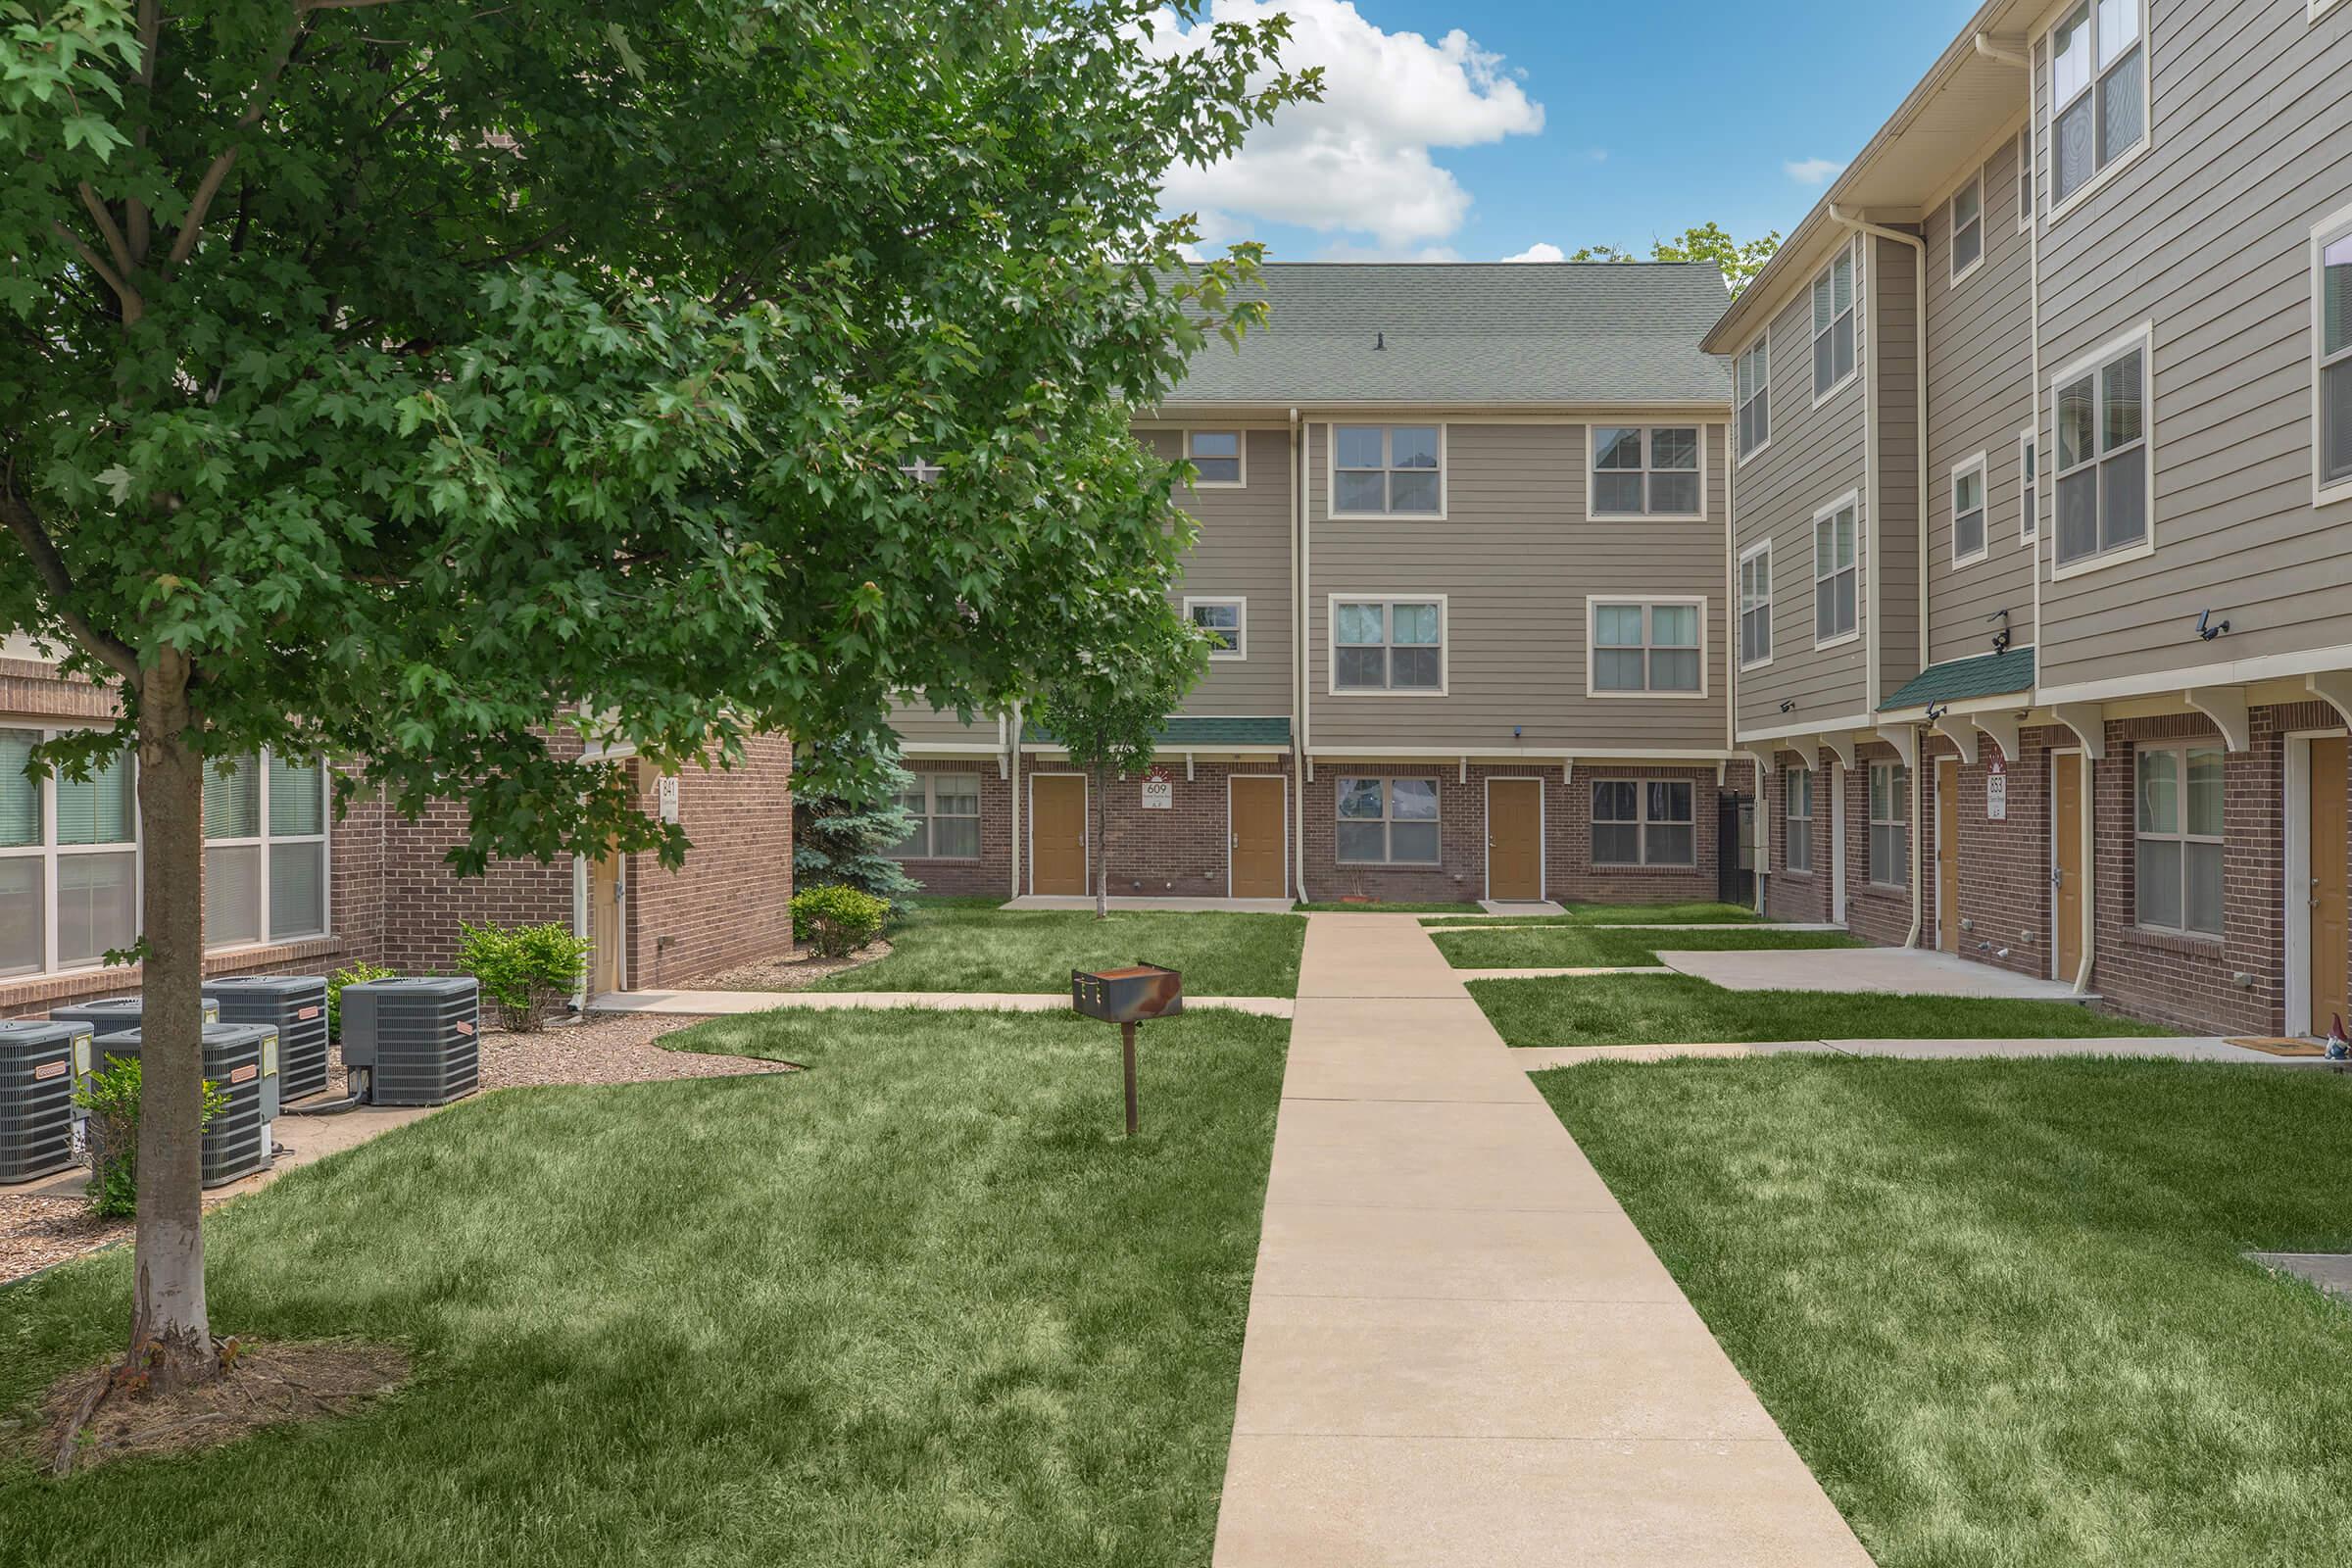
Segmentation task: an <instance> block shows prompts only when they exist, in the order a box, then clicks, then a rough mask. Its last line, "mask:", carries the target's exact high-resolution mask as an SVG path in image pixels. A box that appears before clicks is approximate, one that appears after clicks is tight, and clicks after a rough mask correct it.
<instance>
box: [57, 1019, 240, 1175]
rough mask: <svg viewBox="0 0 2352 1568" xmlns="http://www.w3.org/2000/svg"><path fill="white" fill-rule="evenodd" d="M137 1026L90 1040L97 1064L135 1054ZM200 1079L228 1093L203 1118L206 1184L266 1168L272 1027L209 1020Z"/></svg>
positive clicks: (202, 1157) (137, 1051)
mask: <svg viewBox="0 0 2352 1568" xmlns="http://www.w3.org/2000/svg"><path fill="white" fill-rule="evenodd" d="M140 1047H141V1041H140V1039H139V1034H138V1031H137V1030H135V1029H134V1030H132V1031H131V1032H130V1033H128V1034H123V1035H115V1036H112V1037H110V1038H108V1039H105V1040H101V1041H99V1042H97V1044H96V1048H95V1049H96V1051H97V1054H98V1056H99V1058H100V1059H99V1060H98V1062H97V1063H96V1066H97V1067H99V1068H103V1067H104V1066H105V1065H106V1063H107V1061H109V1060H113V1059H116V1058H134V1057H137V1056H138V1055H139V1054H140ZM204 1079H205V1082H207V1083H209V1084H211V1085H212V1086H213V1087H214V1088H216V1089H218V1090H220V1091H221V1093H222V1094H224V1095H226V1096H227V1097H228V1103H227V1104H226V1105H225V1106H223V1107H222V1108H221V1112H220V1114H219V1115H217V1116H215V1117H214V1118H213V1119H212V1120H211V1121H208V1122H206V1123H205V1124H204V1145H203V1149H202V1151H201V1153H200V1154H199V1162H200V1164H201V1165H202V1168H203V1181H204V1185H205V1186H207V1187H221V1186H224V1185H225V1184H227V1183H229V1182H233V1181H236V1180H238V1179H240V1178H242V1177H246V1176H251V1175H253V1174H254V1173H255V1172H257V1171H264V1170H268V1169H269V1168H270V1152H271V1150H272V1148H273V1147H274V1145H273V1144H272V1142H271V1129H270V1123H272V1122H274V1121H275V1120H276V1119H277V1112H278V1093H277V1031H276V1030H275V1029H272V1028H270V1026H269V1025H268V1024H259V1023H215V1024H207V1025H205V1028H204Z"/></svg>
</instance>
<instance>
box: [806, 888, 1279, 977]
mask: <svg viewBox="0 0 2352 1568" xmlns="http://www.w3.org/2000/svg"><path fill="white" fill-rule="evenodd" d="M890 942H891V947H892V952H891V955H890V956H888V957H886V958H882V959H879V960H877V961H875V962H873V963H868V964H861V965H860V966H858V968H855V969H845V970H843V971H842V972H841V973H839V974H835V975H829V976H827V977H826V978H825V979H823V980H820V981H818V982H817V983H816V985H815V986H813V987H811V988H810V989H812V990H816V991H1030V992H1035V991H1057V992H1062V993H1065V994H1066V993H1067V992H1068V991H1069V989H1070V971H1071V970H1072V969H1095V968H1104V967H1108V966H1111V965H1118V964H1130V963H1134V962H1135V961H1136V960H1137V959H1139V958H1142V959H1149V960H1151V961H1152V962H1153V963H1161V964H1166V965H1167V966H1168V967H1169V968H1172V969H1180V970H1182V971H1183V972H1184V988H1185V990H1186V991H1188V992H1190V993H1191V994H1192V995H1194V996H1196V997H1291V996H1297V995H1298V994H1299V949H1300V948H1301V947H1303V946H1304V945H1305V942H1306V922H1305V921H1304V920H1302V919H1300V918H1299V916H1298V915H1295V914H1227V913H1211V914H1171V913H1162V912H1159V911H1156V910H1143V909H1129V910H1117V911H1114V912H1113V913H1112V914H1111V916H1110V917H1109V918H1108V919H1106V920H1098V919H1096V918H1095V916H1094V912H1093V911H1092V910H1089V909H1000V908H995V907H988V906H985V905H982V906H974V905H971V904H963V903H951V902H948V901H944V900H942V901H938V902H933V901H929V900H926V901H923V902H922V903H921V904H919V905H918V906H917V907H916V908H915V909H914V911H913V912H912V913H911V914H909V915H908V916H907V920H906V921H905V923H903V924H902V925H900V926H899V927H898V929H896V930H894V931H893V932H891V934H890Z"/></svg>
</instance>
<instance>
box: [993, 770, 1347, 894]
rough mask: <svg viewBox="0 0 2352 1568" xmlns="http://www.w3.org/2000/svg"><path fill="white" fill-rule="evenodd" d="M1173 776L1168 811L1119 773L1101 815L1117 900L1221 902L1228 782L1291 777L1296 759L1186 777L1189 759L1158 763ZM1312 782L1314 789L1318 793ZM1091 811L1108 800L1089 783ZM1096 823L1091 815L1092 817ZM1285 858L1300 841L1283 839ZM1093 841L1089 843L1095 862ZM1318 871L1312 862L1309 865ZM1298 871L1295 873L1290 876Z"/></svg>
mask: <svg viewBox="0 0 2352 1568" xmlns="http://www.w3.org/2000/svg"><path fill="white" fill-rule="evenodd" d="M1158 765H1159V768H1160V770H1161V771H1162V772H1164V773H1165V774H1166V775H1167V778H1168V783H1169V789H1170V791H1171V793H1172V794H1173V796H1174V802H1175V804H1174V805H1173V806H1172V807H1171V808H1170V809H1167V810H1164V811H1162V810H1150V811H1147V810H1145V809H1144V786H1143V780H1142V779H1141V778H1139V777H1136V776H1134V775H1129V776H1128V777H1125V778H1114V779H1112V780H1111V781H1110V785H1109V788H1108V789H1107V791H1105V792H1103V794H1106V795H1107V797H1108V811H1107V814H1106V815H1104V816H1103V820H1102V829H1103V835H1104V840H1105V844H1104V851H1105V856H1106V858H1107V859H1108V861H1109V864H1110V892H1111V896H1112V897H1113V898H1137V899H1221V898H1224V897H1225V896H1226V893H1227V891H1228V889H1229V888H1230V887H1231V883H1230V881H1229V880H1228V877H1227V864H1226V862H1227V860H1228V859H1229V858H1230V844H1229V838H1228V835H1229V834H1230V833H1231V831H1232V830H1231V827H1230V826H1229V822H1228V818H1227V815H1226V807H1225V792H1226V787H1227V786H1226V781H1227V780H1228V779H1230V778H1233V777H1235V776H1236V775H1241V776H1256V777H1264V778H1282V779H1288V778H1290V776H1291V773H1290V762H1289V760H1287V759H1284V758H1267V759H1265V760H1263V761H1257V760H1251V761H1247V762H1198V763H1196V764H1194V767H1193V776H1192V777H1190V778H1187V777H1186V776H1185V768H1184V759H1183V758H1181V757H1175V758H1168V759H1164V760H1162V761H1161V762H1160V763H1159V764H1158ZM1068 770H1069V769H1068V767H1067V766H1066V764H1063V763H1058V762H1053V763H1047V764H1045V765H1044V766H1042V767H1037V768H1034V769H1031V770H1029V771H1034V772H1044V773H1056V772H1067V771H1068ZM1312 788H1313V787H1312V786H1309V793H1310V795H1311V793H1312ZM1088 799H1089V803H1090V808H1089V809H1090V810H1097V811H1099V810H1102V809H1103V806H1104V802H1103V799H1101V798H1100V797H1099V796H1098V795H1097V794H1096V792H1095V790H1094V785H1093V782H1092V781H1091V780H1090V781H1089V782H1088ZM1291 809H1292V812H1293V817H1294V820H1293V823H1292V825H1291V832H1294V833H1295V832H1296V831H1297V824H1296V805H1295V803H1294V804H1293V806H1292V808H1291ZM1030 820H1031V819H1030V818H1029V816H1028V815H1027V813H1025V812H1024V814H1023V817H1022V829H1021V831H1022V838H1023V844H1024V850H1023V854H1022V866H1021V879H1022V885H1023V886H1024V887H1026V886H1027V884H1028V877H1029V857H1028V854H1027V851H1026V844H1027V840H1028V835H1029V824H1030ZM1090 820H1091V819H1090ZM1284 843H1285V850H1284V853H1285V855H1286V856H1289V857H1290V858H1291V861H1292V862H1295V860H1296V857H1295V855H1293V853H1292V852H1293V849H1294V845H1293V843H1292V841H1291V839H1290V838H1289V837H1288V836H1287V835H1286V837H1285V841H1284ZM1093 853H1094V846H1093V845H1092V843H1091V842H1090V843H1089V845H1088V858H1089V863H1090V864H1091V863H1092V858H1093ZM1309 869H1310V870H1311V869H1312V868H1311V867H1310V868H1309ZM1291 874H1293V875H1295V874H1296V873H1295V872H1294V873H1291Z"/></svg>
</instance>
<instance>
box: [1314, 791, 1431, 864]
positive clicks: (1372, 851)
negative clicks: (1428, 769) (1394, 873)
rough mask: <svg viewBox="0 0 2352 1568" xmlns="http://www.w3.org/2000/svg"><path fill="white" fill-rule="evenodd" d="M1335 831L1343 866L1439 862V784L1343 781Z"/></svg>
mask: <svg viewBox="0 0 2352 1568" xmlns="http://www.w3.org/2000/svg"><path fill="white" fill-rule="evenodd" d="M1339 796H1340V819H1339V825H1338V829H1337V843H1338V847H1339V859H1340V863H1341V864H1342V865H1435V864H1437V863H1438V781H1437V780H1436V779H1434V778H1343V779H1341V780H1340V791H1339Z"/></svg>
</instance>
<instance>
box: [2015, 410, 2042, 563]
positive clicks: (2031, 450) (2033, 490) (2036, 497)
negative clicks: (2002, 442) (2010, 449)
mask: <svg viewBox="0 0 2352 1568" xmlns="http://www.w3.org/2000/svg"><path fill="white" fill-rule="evenodd" d="M2017 506H2018V516H2017V536H2018V537H2019V538H2020V539H2033V538H2034V537H2036V536H2037V535H2039V534H2040V532H2041V443H2040V442H2039V441H2036V440H2035V439H2034V432H2033V431H2032V430H2020V431H2018V432H2017Z"/></svg>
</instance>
